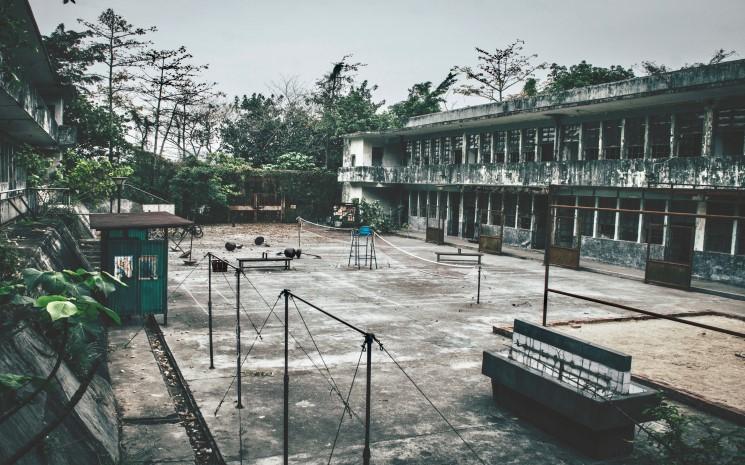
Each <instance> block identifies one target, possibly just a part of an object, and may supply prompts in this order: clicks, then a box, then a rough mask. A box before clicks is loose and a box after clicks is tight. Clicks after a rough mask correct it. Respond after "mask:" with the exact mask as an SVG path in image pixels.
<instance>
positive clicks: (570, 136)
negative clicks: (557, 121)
mask: <svg viewBox="0 0 745 465" xmlns="http://www.w3.org/2000/svg"><path fill="white" fill-rule="evenodd" d="M578 158H579V124H565V125H563V126H562V127H561V159H562V160H577V159H578Z"/></svg>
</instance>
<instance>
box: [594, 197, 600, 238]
mask: <svg viewBox="0 0 745 465" xmlns="http://www.w3.org/2000/svg"><path fill="white" fill-rule="evenodd" d="M599 204H600V198H599V197H598V196H597V195H595V208H598V206H599ZM592 237H598V211H597V210H593V212H592Z"/></svg>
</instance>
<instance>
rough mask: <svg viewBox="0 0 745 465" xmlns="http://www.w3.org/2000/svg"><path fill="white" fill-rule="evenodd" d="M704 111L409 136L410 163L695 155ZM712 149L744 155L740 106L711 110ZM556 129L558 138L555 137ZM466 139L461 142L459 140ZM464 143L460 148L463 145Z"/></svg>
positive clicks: (743, 120) (744, 116)
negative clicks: (415, 137)
mask: <svg viewBox="0 0 745 465" xmlns="http://www.w3.org/2000/svg"><path fill="white" fill-rule="evenodd" d="M704 117H705V113H704V112H703V111H693V112H683V113H674V114H662V115H651V116H648V117H632V118H624V119H614V120H607V121H593V122H585V123H574V124H564V125H561V126H558V127H542V128H524V129H512V130H505V131H495V132H483V133H479V134H466V135H465V136H464V135H457V136H451V137H439V138H434V139H421V140H409V141H407V142H406V145H405V151H406V153H405V161H406V163H407V164H414V165H430V164H432V165H438V164H462V163H504V162H508V163H518V162H525V161H553V160H555V159H558V160H598V159H606V160H614V159H620V158H630V159H635V158H644V157H645V152H646V156H647V158H666V157H670V156H671V155H675V156H679V157H695V156H700V155H701V154H702V151H703V149H704V147H703V144H704ZM714 119H715V121H714V123H713V128H714V131H715V139H716V140H715V147H713V150H714V153H716V154H718V155H723V156H740V155H743V154H745V108H732V109H723V110H718V111H716V112H715V118H714ZM557 130H558V132H559V134H558V136H559V137H558V140H557ZM464 137H465V139H466V140H465V144H464V140H463V139H464ZM464 146H465V147H464Z"/></svg>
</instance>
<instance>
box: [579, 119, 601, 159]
mask: <svg viewBox="0 0 745 465" xmlns="http://www.w3.org/2000/svg"><path fill="white" fill-rule="evenodd" d="M582 152H583V153H582V157H583V159H585V160H597V159H598V153H599V152H600V123H585V124H584V127H583V128H582Z"/></svg>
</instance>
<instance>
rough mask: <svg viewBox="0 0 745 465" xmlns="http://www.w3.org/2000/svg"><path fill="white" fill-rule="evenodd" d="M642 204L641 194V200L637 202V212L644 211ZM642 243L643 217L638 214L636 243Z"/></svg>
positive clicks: (643, 239)
mask: <svg viewBox="0 0 745 465" xmlns="http://www.w3.org/2000/svg"><path fill="white" fill-rule="evenodd" d="M644 203H645V202H644V194H642V198H641V200H639V210H644ZM644 241H645V238H644V215H643V214H641V213H640V214H639V223H638V224H637V232H636V242H637V243H639V244H641V243H642V242H644Z"/></svg>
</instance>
